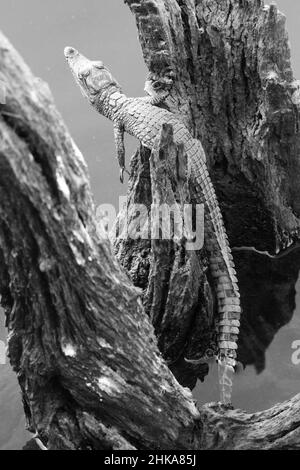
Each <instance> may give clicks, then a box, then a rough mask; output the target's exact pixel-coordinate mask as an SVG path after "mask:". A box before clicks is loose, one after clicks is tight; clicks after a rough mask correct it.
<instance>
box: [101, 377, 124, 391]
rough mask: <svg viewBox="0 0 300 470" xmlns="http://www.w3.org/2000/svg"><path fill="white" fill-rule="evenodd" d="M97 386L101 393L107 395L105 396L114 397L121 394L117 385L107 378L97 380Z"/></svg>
mask: <svg viewBox="0 0 300 470" xmlns="http://www.w3.org/2000/svg"><path fill="white" fill-rule="evenodd" d="M98 386H99V388H100V389H101V391H103V392H105V393H107V395H115V394H116V393H121V389H120V387H119V384H118V383H117V382H115V381H114V380H113V379H110V378H108V377H104V376H103V377H100V379H98Z"/></svg>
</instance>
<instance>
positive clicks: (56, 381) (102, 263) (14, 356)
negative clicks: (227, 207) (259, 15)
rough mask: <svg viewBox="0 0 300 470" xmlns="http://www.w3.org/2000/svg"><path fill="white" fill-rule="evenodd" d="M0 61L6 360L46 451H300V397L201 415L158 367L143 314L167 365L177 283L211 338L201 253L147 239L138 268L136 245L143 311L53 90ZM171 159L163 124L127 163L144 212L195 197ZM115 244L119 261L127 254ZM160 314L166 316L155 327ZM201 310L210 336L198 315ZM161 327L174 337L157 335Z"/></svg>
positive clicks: (2, 44)
mask: <svg viewBox="0 0 300 470" xmlns="http://www.w3.org/2000/svg"><path fill="white" fill-rule="evenodd" d="M182 3H183V2H182ZM223 3H224V2H223ZM225 3H226V2H225ZM136 4H137V2H136ZM139 4H141V5H140V7H141V6H142V7H144V8H145V10H144V17H145V16H146V17H147V12H149V11H152V12H154V13H155V14H156V13H157V12H158V11H159V8H161V7H162V6H163V7H164V9H165V7H166V6H168V7H169V12H170V13H171V12H172V7H173V6H176V5H177V6H176V8H179V5H178V3H177V2H172V1H169V2H162V0H159V1H158V0H157V1H156V2H151V1H147V2H143V1H142V2H139ZM175 4H176V5H175ZM203 4H204V2H203ZM189 5H191V4H189ZM131 6H132V8H133V5H131ZM140 7H139V8H140ZM149 9H150V10H149ZM140 11H141V10H140ZM178 11H179V10H178ZM167 14H168V13H167V11H166V10H165V12H164V15H165V16H164V21H166V24H165V26H166V25H167V23H168V21H167V18H168V16H166V15H167ZM150 16H151V15H150ZM183 16H184V15H183ZM191 17H193V15H191ZM180 18H181V17H180ZM148 19H149V18H147V21H148ZM156 19H157V18H156ZM173 20H174V21H175V20H176V18H172V21H173ZM176 21H177V20H176ZM144 23H145V24H146V22H145V21H144ZM148 24H149V25H151V22H150V23H148ZM174 24H177V23H176V22H175V23H174ZM178 27H180V25H179V24H178ZM158 29H159V28H158ZM154 31H155V30H154ZM157 31H158V30H157ZM164 37H165V36H164ZM173 39H174V38H173ZM163 55H164V54H161V56H163ZM159 56H160V55H159ZM0 61H1V70H0V80H3V81H4V82H6V83H7V88H8V95H7V102H6V104H5V105H4V106H1V109H0V137H1V138H0V201H1V202H0V292H1V302H2V305H3V307H4V309H5V313H6V319H7V326H8V329H9V341H8V345H9V355H10V360H11V363H12V365H13V368H14V370H15V371H16V373H17V375H18V379H19V383H20V386H21V390H22V394H23V400H24V410H25V413H26V417H27V421H28V426H29V428H30V430H31V431H32V432H38V433H39V435H40V437H41V439H42V440H43V442H44V443H45V444H46V445H47V447H48V448H49V449H151V450H153V449H211V448H213V449H241V448H243V449H247V448H268V449H271V448H276V449H279V448H280V449H284V448H289V449H292V448H299V442H300V439H299V434H300V405H299V396H298V397H295V399H293V400H291V401H289V402H287V403H284V404H282V405H279V406H277V407H275V408H274V409H272V410H269V411H266V412H264V413H257V414H251V415H246V414H244V413H243V412H241V411H230V410H226V409H224V408H222V407H219V406H217V405H211V406H206V407H204V408H201V409H199V410H198V409H197V408H196V406H195V404H194V402H193V400H192V395H191V392H190V391H189V390H187V389H184V388H183V387H182V386H180V385H179V384H178V382H177V381H176V380H175V378H174V376H173V374H172V373H171V372H170V370H169V368H168V367H167V364H166V362H165V361H164V360H163V358H162V356H161V354H160V352H159V349H158V346H157V340H156V338H155V335H154V329H153V327H152V325H151V323H150V321H149V317H148V316H147V313H149V312H150V314H151V319H152V320H153V323H154V326H155V327H156V330H157V332H158V335H159V343H160V346H161V349H162V350H163V352H164V354H165V352H166V351H167V350H171V351H172V353H170V359H171V360H172V358H173V356H174V357H175V355H176V354H175V353H176V352H177V353H179V352H180V350H179V348H178V345H179V344H181V346H182V347H185V348H186V337H187V335H188V330H187V325H188V323H187V322H182V323H181V322H180V321H179V319H180V318H182V317H179V316H178V317H177V319H176V320H177V322H174V318H175V317H174V316H173V312H172V307H171V305H170V306H169V307H168V308H169V310H167V309H166V308H164V306H165V305H169V304H168V303H167V304H166V302H165V300H163V299H162V297H161V296H162V294H164V299H166V295H167V297H168V295H169V294H170V292H171V287H172V286H173V292H174V295H176V296H178V291H177V289H176V287H178V286H179V285H181V294H182V292H186V297H185V298H186V302H187V307H186V309H187V311H186V316H187V317H189V318H191V310H193V315H194V317H193V318H195V321H198V324H199V330H198V331H197V334H202V333H203V335H205V334H206V335H207V337H209V336H210V335H211V334H212V333H211V325H212V322H210V323H209V324H208V322H209V319H210V315H211V312H212V309H211V308H209V304H210V303H211V301H209V299H212V293H211V290H210V288H209V285H208V281H207V279H206V276H205V269H204V268H205V253H204V254H202V253H194V254H190V256H187V254H186V253H182V251H181V250H182V247H181V246H180V244H177V245H176V244H173V245H172V246H171V247H170V246H164V245H162V244H159V243H158V244H154V243H153V244H151V247H149V246H145V250H146V252H145V253H144V258H143V257H142V256H141V254H140V250H139V247H138V245H137V244H134V243H132V244H131V248H130V249H131V253H132V257H133V258H134V255H135V256H136V258H135V259H136V268H135V270H133V268H132V264H130V263H128V268H129V269H128V272H129V274H130V275H131V277H132V278H134V281H135V284H136V285H138V286H139V287H142V288H144V289H145V291H146V294H145V295H144V296H143V299H144V305H145V306H146V309H145V308H144V307H143V305H142V302H141V300H140V293H141V292H140V290H139V289H137V287H134V286H133V284H132V282H131V281H130V280H129V278H128V277H127V274H126V273H125V272H124V269H121V268H120V266H119V264H118V263H117V261H116V259H115V258H114V256H113V254H112V250H111V247H110V243H109V241H108V239H107V236H106V233H105V230H104V229H102V227H101V225H98V226H97V225H96V223H95V211H94V207H93V202H92V197H91V193H90V187H89V180H88V175H87V168H86V165H85V163H84V160H83V157H82V155H81V154H80V152H79V151H78V149H77V148H76V146H75V144H74V142H73V141H72V139H71V137H70V135H69V134H68V132H67V130H66V128H65V126H64V124H63V122H62V120H61V117H60V116H59V114H58V113H57V111H56V109H55V107H54V104H53V101H52V98H51V95H50V92H49V90H48V89H47V86H46V85H45V84H43V83H42V82H41V81H40V80H38V79H35V78H34V77H33V76H32V74H31V72H30V70H29V69H28V67H27V66H26V65H25V64H24V62H23V61H22V59H21V58H20V57H19V56H18V54H17V53H16V52H15V50H14V49H13V48H12V46H11V45H10V44H9V43H8V41H7V40H6V39H5V38H4V37H3V36H2V35H1V36H0ZM154 62H155V61H154ZM150 68H151V67H150ZM295 158H296V157H295ZM178 159H180V161H182V159H183V161H184V156H183V155H182V154H181V153H180V149H177V148H176V147H175V145H174V143H173V141H172V130H171V129H170V128H168V127H166V128H163V130H162V133H161V135H160V136H158V140H157V148H156V149H155V150H154V151H153V153H152V155H151V158H150V159H149V155H147V154H146V152H145V150H144V149H142V150H141V152H140V153H139V154H138V155H137V156H136V159H135V160H134V164H135V166H134V167H133V168H135V169H136V177H135V178H133V180H132V182H131V193H130V196H131V197H132V198H134V197H135V196H136V195H139V196H140V197H141V189H139V190H138V191H136V192H135V190H136V189H137V188H138V187H139V186H141V184H140V182H141V180H142V178H143V175H144V179H145V178H146V179H147V183H148V184H147V185H146V190H147V191H148V195H147V197H149V202H150V203H151V201H152V200H153V199H154V200H155V198H158V199H159V200H160V201H161V200H165V201H173V202H177V203H178V204H180V203H182V202H183V201H184V200H185V199H184V198H185V197H190V195H189V194H190V193H186V191H183V192H181V193H180V194H181V196H180V197H178V192H177V190H178V188H179V187H182V185H184V179H182V178H181V177H179V175H178V174H176V175H174V170H173V171H172V168H174V166H172V164H171V163H172V161H178ZM145 168H146V170H145ZM148 169H149V170H150V173H151V179H150V177H148V173H147V171H148ZM143 172H144V173H143ZM145 175H146V176H145ZM162 182H163V183H164V184H162ZM174 183H175V184H174ZM191 194H192V191H191ZM261 198H262V201H265V200H264V198H263V196H261ZM145 200H147V199H141V201H142V202H143V203H144V202H145ZM274 233H275V232H274ZM274 236H275V234H274ZM119 243H120V245H119V246H120V251H119V253H120V252H122V250H123V252H126V253H129V248H128V246H125V245H124V244H122V243H121V241H120V240H119ZM150 248H151V250H152V251H151V253H152V254H151V256H152V259H151V261H152V262H151V263H150V262H149V257H150V255H149V250H150ZM168 250H169V251H170V250H171V251H172V266H171V268H172V269H171V270H169V268H168V266H166V267H164V269H165V270H166V272H167V276H168V277H166V281H165V284H164V286H165V289H168V291H167V292H165V293H163V292H162V290H159V289H158V284H157V280H158V276H161V273H160V272H159V266H160V263H161V265H164V261H165V260H167V253H168ZM121 258H122V256H121ZM126 259H127V260H128V258H126V256H125V257H123V260H126ZM143 263H144V264H143ZM150 264H151V266H150ZM149 271H150V273H151V276H150V280H151V279H152V282H150V281H149V282H148V272H149ZM170 273H171V275H170ZM133 274H135V277H134V275H133ZM194 283H196V284H194ZM201 293H202V294H201ZM200 294H201V295H202V297H200ZM194 297H196V298H194ZM170 298H171V297H170V295H169V299H170ZM169 301H170V300H169ZM192 305H193V307H192ZM154 306H155V307H157V309H159V308H160V306H162V308H161V315H160V317H161V318H160V319H158V318H157V312H158V310H155V309H154ZM184 308H185V306H184V303H183V302H182V309H184ZM166 312H169V317H168V316H166ZM177 312H178V315H179V313H180V310H178V311H177ZM201 312H203V314H202V317H204V315H206V318H207V326H205V324H204V326H203V323H201V322H202V320H197V319H196V318H198V317H197V315H199V314H200V313H201ZM200 319H201V315H200ZM189 321H190V320H189ZM157 325H158V326H159V327H157ZM161 325H163V326H165V330H166V331H167V332H169V330H170V328H171V329H172V328H174V330H175V333H174V332H173V333H172V334H169V336H166V335H163V334H162V333H161V332H162V331H164V330H163V328H162V327H161ZM170 325H171V326H170ZM189 325H190V323H189ZM201 328H202V330H203V331H201ZM177 331H178V336H179V337H180V336H181V340H180V341H178V342H174V341H173V349H172V344H170V343H172V337H173V338H174V337H175V336H176V332H177ZM168 338H169V341H167V339H168ZM189 341H191V342H192V340H189ZM207 341H208V339H207V340H206V342H207ZM165 344H167V347H165ZM174 344H175V346H174ZM197 347H198V348H199V345H198V346H197ZM186 349H187V350H188V348H186ZM173 351H174V352H173Z"/></svg>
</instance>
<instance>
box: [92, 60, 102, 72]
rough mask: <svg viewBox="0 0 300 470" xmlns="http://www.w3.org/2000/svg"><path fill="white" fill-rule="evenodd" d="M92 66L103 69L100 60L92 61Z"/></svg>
mask: <svg viewBox="0 0 300 470" xmlns="http://www.w3.org/2000/svg"><path fill="white" fill-rule="evenodd" d="M93 64H94V66H95V67H96V69H100V70H101V69H104V65H103V62H101V60H98V61H96V62H94V63H93Z"/></svg>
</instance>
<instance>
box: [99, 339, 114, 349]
mask: <svg viewBox="0 0 300 470" xmlns="http://www.w3.org/2000/svg"><path fill="white" fill-rule="evenodd" d="M97 341H98V344H99V346H100V347H101V348H103V349H113V348H112V346H111V345H110V344H109V343H108V342H107V341H106V340H105V339H104V338H98V339H97Z"/></svg>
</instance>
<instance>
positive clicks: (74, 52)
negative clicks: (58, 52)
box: [65, 47, 78, 59]
mask: <svg viewBox="0 0 300 470" xmlns="http://www.w3.org/2000/svg"><path fill="white" fill-rule="evenodd" d="M77 54H78V51H77V50H76V49H74V47H66V48H65V57H66V59H71V58H72V57H75V56H76V55H77Z"/></svg>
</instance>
